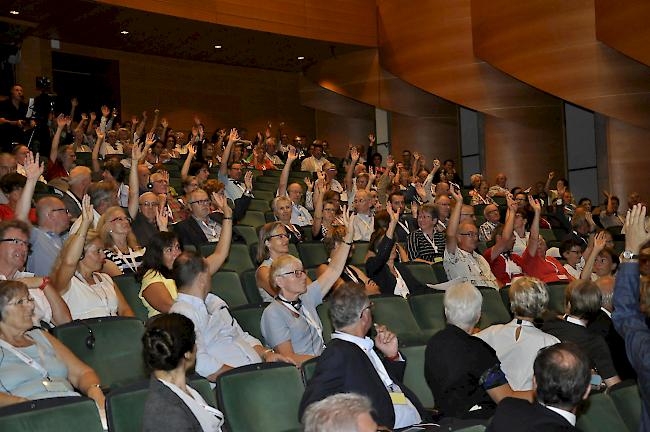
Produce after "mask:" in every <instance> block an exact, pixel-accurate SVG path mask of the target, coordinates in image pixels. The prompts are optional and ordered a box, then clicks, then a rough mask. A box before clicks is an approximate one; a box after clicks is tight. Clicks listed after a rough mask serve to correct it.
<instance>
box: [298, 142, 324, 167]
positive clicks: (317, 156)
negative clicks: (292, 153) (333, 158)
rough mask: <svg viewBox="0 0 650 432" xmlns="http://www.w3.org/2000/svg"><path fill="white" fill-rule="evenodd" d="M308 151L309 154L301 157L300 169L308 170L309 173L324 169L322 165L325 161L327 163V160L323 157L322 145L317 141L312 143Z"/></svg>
mask: <svg viewBox="0 0 650 432" xmlns="http://www.w3.org/2000/svg"><path fill="white" fill-rule="evenodd" d="M310 153H311V155H310V156H309V157H307V158H305V159H303V161H302V163H301V164H300V170H301V171H309V172H311V173H315V172H318V171H324V169H323V167H324V165H325V164H326V163H329V161H328V160H327V159H325V158H324V157H323V145H322V144H318V143H317V144H314V145H313V146H312V147H311V152H310Z"/></svg>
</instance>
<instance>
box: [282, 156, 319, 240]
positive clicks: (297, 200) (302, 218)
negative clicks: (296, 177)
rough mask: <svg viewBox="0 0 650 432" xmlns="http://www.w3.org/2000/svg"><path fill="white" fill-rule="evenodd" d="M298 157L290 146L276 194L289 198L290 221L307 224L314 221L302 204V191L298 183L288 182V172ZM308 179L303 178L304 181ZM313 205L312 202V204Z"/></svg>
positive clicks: (301, 224)
mask: <svg viewBox="0 0 650 432" xmlns="http://www.w3.org/2000/svg"><path fill="white" fill-rule="evenodd" d="M296 159H298V152H297V150H296V149H295V147H292V148H291V149H290V150H289V153H288V154H287V163H286V164H285V165H284V167H283V168H282V174H280V183H279V184H278V190H277V196H279V197H283V196H286V197H288V198H289V199H290V200H291V223H292V224H294V225H297V226H301V227H304V226H307V225H311V224H312V223H313V222H314V218H313V217H312V215H311V213H309V210H307V208H305V207H304V206H303V205H302V198H303V195H304V191H303V188H302V185H300V183H295V182H294V183H291V184H289V173H290V171H291V166H292V164H293V162H294V161H295V160H296ZM307 180H308V179H307V178H305V181H307ZM312 206H313V204H312Z"/></svg>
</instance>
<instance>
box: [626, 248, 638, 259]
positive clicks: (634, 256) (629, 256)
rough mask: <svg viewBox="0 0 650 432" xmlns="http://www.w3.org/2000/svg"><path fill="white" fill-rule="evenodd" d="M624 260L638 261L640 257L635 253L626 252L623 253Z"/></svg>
mask: <svg viewBox="0 0 650 432" xmlns="http://www.w3.org/2000/svg"><path fill="white" fill-rule="evenodd" d="M623 259H625V260H638V259H639V255H635V254H634V252H632V251H629V250H626V251H624V252H623Z"/></svg>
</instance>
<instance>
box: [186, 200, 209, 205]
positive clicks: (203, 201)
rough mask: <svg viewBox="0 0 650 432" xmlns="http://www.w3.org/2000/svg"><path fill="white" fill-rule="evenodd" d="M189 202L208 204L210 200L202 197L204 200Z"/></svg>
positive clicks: (191, 202)
mask: <svg viewBox="0 0 650 432" xmlns="http://www.w3.org/2000/svg"><path fill="white" fill-rule="evenodd" d="M190 204H198V205H208V204H210V200H208V199H204V200H196V201H190Z"/></svg>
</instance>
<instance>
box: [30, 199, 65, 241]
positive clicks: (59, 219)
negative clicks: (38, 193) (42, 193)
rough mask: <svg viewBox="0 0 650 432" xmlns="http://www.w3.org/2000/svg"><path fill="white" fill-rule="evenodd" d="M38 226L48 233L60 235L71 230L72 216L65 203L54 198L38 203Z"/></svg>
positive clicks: (41, 200)
mask: <svg viewBox="0 0 650 432" xmlns="http://www.w3.org/2000/svg"><path fill="white" fill-rule="evenodd" d="M36 215H37V217H38V225H39V226H40V227H41V228H42V229H44V230H47V231H52V232H55V233H57V234H60V233H62V232H64V231H66V230H67V229H68V228H70V215H69V214H68V211H67V209H66V207H65V204H64V203H63V201H61V200H60V199H59V198H57V197H54V196H46V197H43V198H41V199H40V200H38V202H37V203H36Z"/></svg>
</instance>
